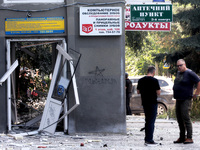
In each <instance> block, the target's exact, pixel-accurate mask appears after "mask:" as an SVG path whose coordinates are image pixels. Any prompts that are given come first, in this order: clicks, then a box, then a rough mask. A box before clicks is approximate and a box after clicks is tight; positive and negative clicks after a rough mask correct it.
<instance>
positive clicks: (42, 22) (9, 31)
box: [5, 17, 65, 35]
mask: <svg viewBox="0 0 200 150" xmlns="http://www.w3.org/2000/svg"><path fill="white" fill-rule="evenodd" d="M64 30H65V27H64V17H41V18H7V19H6V20H5V32H6V35H14V34H49V33H64V32H65V31H64Z"/></svg>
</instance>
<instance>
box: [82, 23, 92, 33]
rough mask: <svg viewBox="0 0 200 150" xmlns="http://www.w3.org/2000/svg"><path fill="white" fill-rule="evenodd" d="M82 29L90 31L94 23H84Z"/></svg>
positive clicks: (86, 31)
mask: <svg viewBox="0 0 200 150" xmlns="http://www.w3.org/2000/svg"><path fill="white" fill-rule="evenodd" d="M82 31H83V32H85V33H90V32H92V31H93V25H92V24H82Z"/></svg>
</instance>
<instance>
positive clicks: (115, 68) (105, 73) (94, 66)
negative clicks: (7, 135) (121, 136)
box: [0, 0, 126, 134]
mask: <svg viewBox="0 0 200 150" xmlns="http://www.w3.org/2000/svg"><path fill="white" fill-rule="evenodd" d="M76 2H82V3H100V2H101V3H104V2H106V3H107V0H101V1H99V0H93V1H91V0H88V1H86V0H79V1H74V0H67V1H66V4H72V3H76ZM109 2H115V1H114V0H110V1H109ZM0 4H1V6H0V7H1V8H13V9H23V10H24V9H26V10H28V9H30V10H41V9H47V8H52V7H55V6H58V5H60V4H3V0H0ZM79 6H80V5H76V6H71V7H65V8H64V7H62V8H59V9H55V10H50V11H44V12H31V15H32V17H53V16H56V17H57V16H64V18H65V31H66V32H65V33H64V34H51V35H50V34H49V35H47V34H44V35H15V36H13V35H12V36H6V35H5V28H4V26H5V25H4V22H5V18H24V17H26V16H27V12H16V11H9V10H1V9H0V13H1V14H3V15H0V53H1V55H0V58H1V59H0V62H1V63H0V66H1V68H2V69H0V76H2V75H3V74H4V72H5V71H6V43H5V41H6V39H7V38H18V39H19V38H45V37H56V38H58V37H65V38H66V41H67V45H68V49H73V50H76V51H78V52H79V53H81V55H82V56H81V60H80V63H79V65H78V68H77V72H76V78H77V85H78V92H79V97H80V105H79V106H78V107H77V108H76V109H75V110H74V111H73V112H72V113H71V114H70V115H69V124H68V133H69V134H74V133H125V132H126V114H125V88H124V87H125V83H124V82H125V78H124V70H125V67H124V61H125V58H124V56H125V54H124V51H125V50H124V49H125V36H124V30H123V34H122V35H121V36H91V37H86V36H79ZM104 6H105V7H111V6H121V7H122V8H123V6H124V4H122V3H119V4H114V5H104ZM104 6H101V7H104ZM122 24H124V21H123V23H122ZM123 28H124V26H123ZM2 54H3V55H2ZM71 88H72V87H71ZM0 94H1V95H2V96H1V98H0V113H1V114H7V110H6V108H7V106H6V84H3V86H1V87H0ZM73 101H74V97H73V90H72V89H71V90H70V93H69V107H70V106H72V105H73V104H74V102H73ZM0 117H1V118H0V119H1V121H2V120H3V121H2V123H0V124H1V126H0V132H4V131H5V130H6V127H7V126H6V118H7V116H6V115H1V116H0Z"/></svg>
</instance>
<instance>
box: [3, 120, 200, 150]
mask: <svg viewBox="0 0 200 150" xmlns="http://www.w3.org/2000/svg"><path fill="white" fill-rule="evenodd" d="M142 127H144V117H143V116H127V134H125V135H121V134H77V135H65V134H64V133H63V132H56V133H55V135H54V136H51V135H48V134H42V135H38V134H37V135H33V136H16V135H15V134H10V135H5V134H1V135H0V150H38V149H45V150H190V149H191V150H200V122H193V140H194V143H193V144H174V143H173V141H174V140H176V139H177V138H178V135H179V130H178V124H177V122H176V120H171V119H170V120H166V119H157V120H156V123H155V132H154V140H155V141H156V142H158V143H159V145H158V146H156V147H148V146H145V145H144V131H140V129H141V128H142Z"/></svg>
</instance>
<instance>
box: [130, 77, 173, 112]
mask: <svg viewBox="0 0 200 150" xmlns="http://www.w3.org/2000/svg"><path fill="white" fill-rule="evenodd" d="M142 77H143V76H135V77H129V79H130V80H131V81H132V84H133V90H132V97H131V99H130V107H131V110H132V113H133V114H137V113H143V112H144V110H143V107H142V100H141V95H140V94H137V83H138V80H139V79H140V78H142ZM155 78H156V79H158V82H159V85H160V88H161V94H160V95H159V96H158V98H157V101H158V115H162V114H164V113H165V112H167V110H169V109H172V108H173V107H174V106H175V99H174V98H173V90H172V88H173V82H172V80H171V78H166V77H162V76H155Z"/></svg>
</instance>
